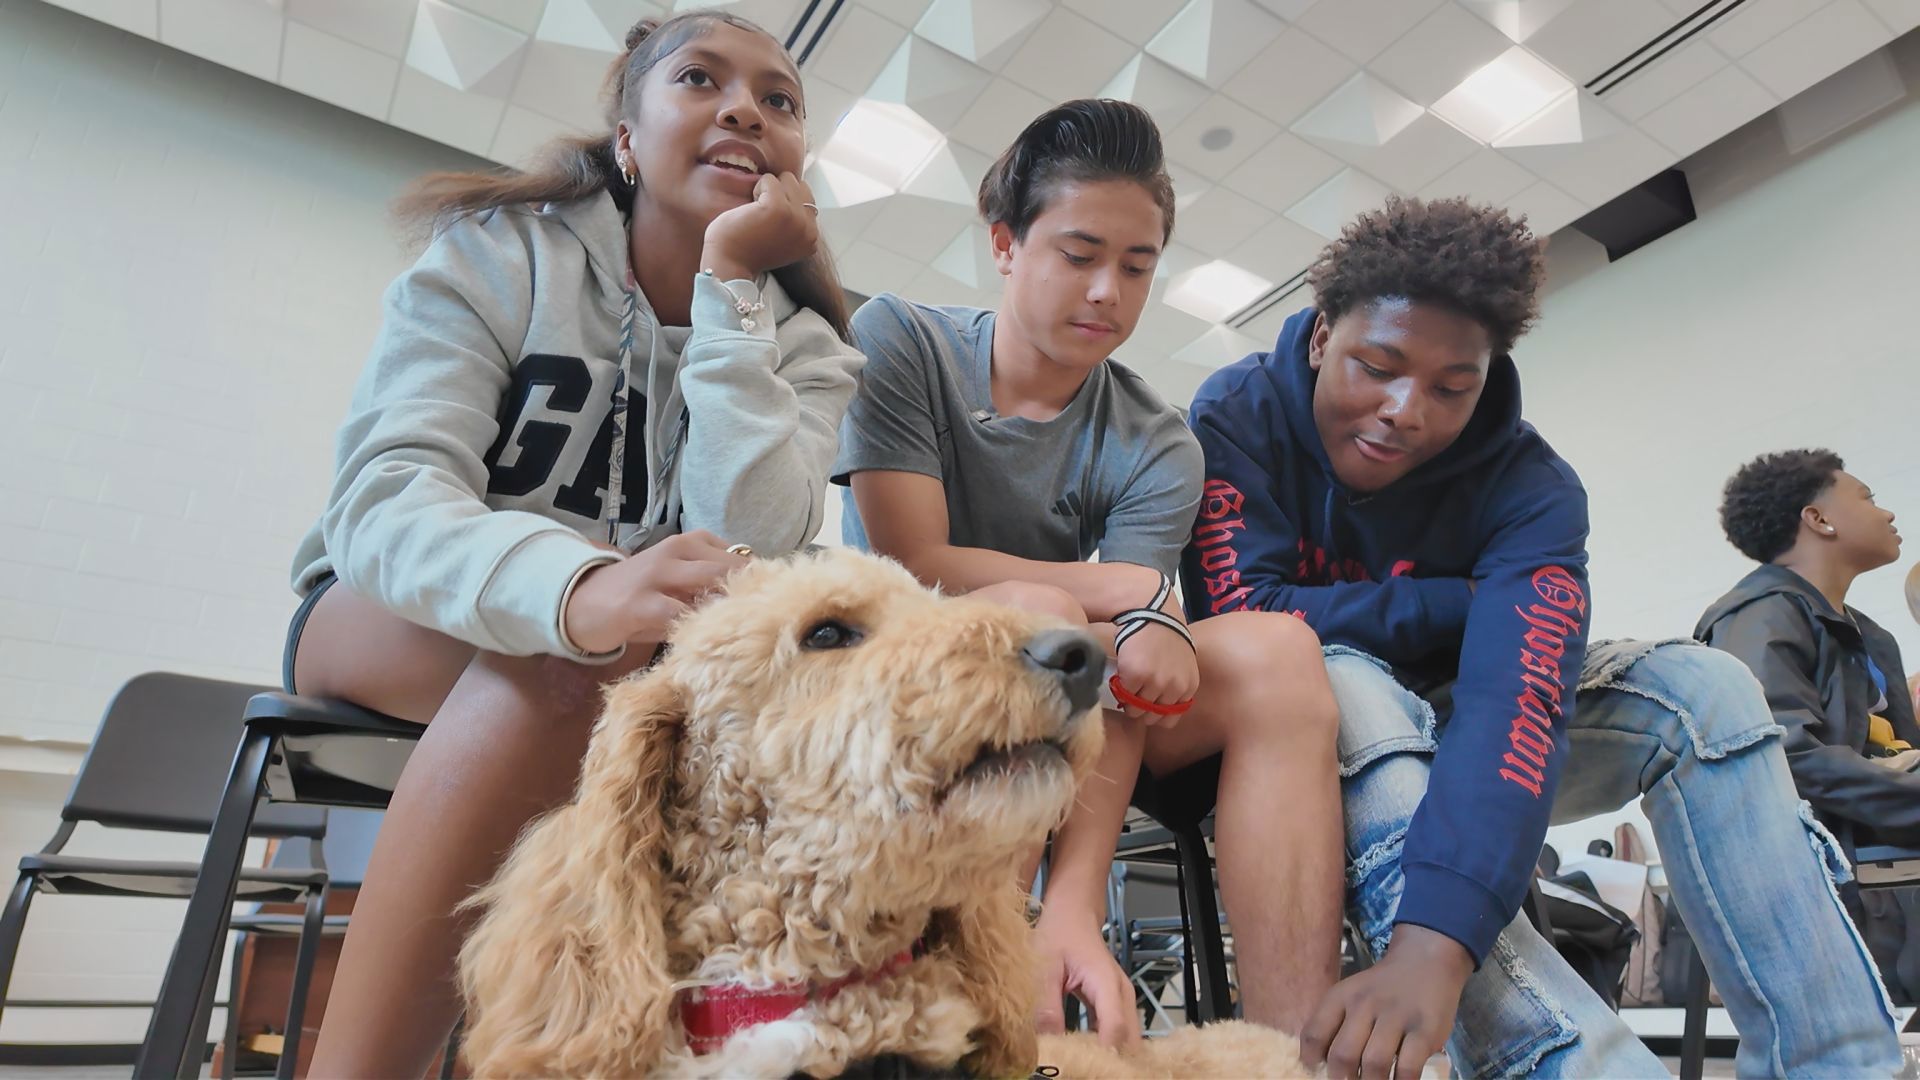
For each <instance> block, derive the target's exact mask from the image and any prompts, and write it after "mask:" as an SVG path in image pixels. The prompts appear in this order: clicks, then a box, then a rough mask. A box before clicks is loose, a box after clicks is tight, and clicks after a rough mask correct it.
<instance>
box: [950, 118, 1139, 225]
mask: <svg viewBox="0 0 1920 1080" xmlns="http://www.w3.org/2000/svg"><path fill="white" fill-rule="evenodd" d="M1093 180H1132V181H1133V182H1134V183H1136V184H1139V185H1140V186H1141V187H1143V188H1145V189H1147V194H1149V195H1151V196H1153V201H1154V202H1156V203H1158V204H1159V205H1160V217H1161V220H1162V222H1163V223H1164V226H1165V228H1164V231H1163V232H1162V233H1161V240H1162V241H1164V240H1165V239H1166V238H1167V237H1169V236H1172V235H1173V178H1172V177H1170V176H1168V175H1167V157H1166V152H1165V150H1163V149H1162V148H1161V146H1160V129H1159V128H1158V127H1156V126H1154V123H1153V117H1152V116H1149V115H1148V114H1147V110H1145V109H1143V108H1141V107H1140V106H1138V105H1135V104H1133V103H1131V102H1126V101H1114V100H1112V99H1110V98H1082V99H1080V100H1078V101H1069V102H1067V103H1066V104H1064V105H1056V106H1054V107H1053V108H1051V109H1048V110H1047V111H1046V112H1044V113H1041V114H1040V116H1039V117H1038V118H1037V119H1035V120H1034V121H1033V123H1031V124H1028V125H1027V127H1026V130H1025V131H1022V132H1021V133H1020V135H1019V137H1018V138H1016V139H1014V140H1013V145H1012V146H1009V147H1007V149H1006V150H1005V152H1003V153H1002V154H1001V155H1000V157H999V159H998V160H997V161H995V162H994V163H993V165H992V167H991V168H989V169H988V170H987V175H986V176H985V177H984V178H982V179H981V181H980V216H981V217H983V218H985V219H986V221H987V224H989V225H993V224H998V223H1000V222H1005V223H1006V225H1007V227H1008V228H1009V229H1012V230H1013V236H1014V239H1016V240H1025V239H1026V238H1027V230H1028V229H1029V228H1031V227H1032V225H1033V219H1035V218H1037V217H1039V216H1040V212H1041V211H1043V210H1045V209H1046V208H1047V198H1048V197H1049V196H1050V195H1052V194H1053V190H1052V189H1053V187H1054V185H1056V184H1068V183H1085V182H1088V181H1093Z"/></svg>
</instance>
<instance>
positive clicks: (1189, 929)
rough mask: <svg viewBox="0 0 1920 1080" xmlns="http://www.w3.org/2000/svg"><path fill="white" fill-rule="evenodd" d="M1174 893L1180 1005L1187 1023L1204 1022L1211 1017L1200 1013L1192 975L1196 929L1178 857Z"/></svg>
mask: <svg viewBox="0 0 1920 1080" xmlns="http://www.w3.org/2000/svg"><path fill="white" fill-rule="evenodd" d="M1173 884H1174V893H1175V894H1176V895H1177V896H1179V898H1180V929H1181V931H1182V935H1181V936H1182V938H1183V940H1184V945H1183V946H1182V948H1181V952H1180V993H1181V994H1182V997H1181V999H1180V1002H1181V1007H1182V1009H1183V1010H1184V1011H1185V1012H1186V1014H1187V1023H1189V1024H1195V1025H1197V1024H1204V1023H1206V1022H1207V1021H1208V1020H1210V1019H1212V1017H1209V1016H1203V1015H1201V1013H1200V986H1199V983H1198V982H1196V981H1195V980H1194V977H1193V958H1194V956H1195V955H1196V954H1197V953H1199V951H1200V946H1199V943H1198V941H1197V940H1196V934H1197V930H1196V928H1195V926H1194V922H1193V912H1191V911H1189V910H1188V909H1187V864H1186V860H1184V859H1178V860H1175V862H1174V864H1173Z"/></svg>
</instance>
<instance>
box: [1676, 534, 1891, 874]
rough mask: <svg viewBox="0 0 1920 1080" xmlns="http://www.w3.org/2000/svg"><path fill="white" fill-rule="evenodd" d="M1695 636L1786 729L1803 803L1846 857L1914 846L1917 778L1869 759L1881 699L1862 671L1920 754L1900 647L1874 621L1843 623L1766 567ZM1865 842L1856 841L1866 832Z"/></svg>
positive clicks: (1851, 616)
mask: <svg viewBox="0 0 1920 1080" xmlns="http://www.w3.org/2000/svg"><path fill="white" fill-rule="evenodd" d="M1693 634H1694V637H1696V638H1698V639H1700V640H1701V641H1703V642H1705V643H1707V644H1708V645H1711V646H1713V647H1714V648H1716V649H1722V650H1725V651H1726V652H1730V653H1732V654H1733V655H1735V656H1737V657H1739V658H1740V659H1741V660H1743V661H1745V662H1746V665H1747V666H1748V667H1749V668H1752V669H1753V673H1754V674H1755V675H1756V676H1758V677H1759V679H1760V685H1761V686H1762V687H1764V688H1765V690H1766V693H1767V704H1768V705H1770V706H1772V707H1773V716H1774V719H1775V720H1777V721H1779V723H1780V725H1781V726H1782V727H1785V728H1786V729H1787V735H1786V751H1787V764H1788V765H1790V766H1791V767H1792V769H1793V779H1794V782H1795V784H1797V785H1798V786H1799V788H1800V795H1801V797H1802V798H1804V799H1806V800H1807V801H1808V802H1809V803H1812V804H1813V808H1814V810H1815V812H1816V813H1817V814H1818V815H1819V816H1820V819H1821V821H1823V822H1824V823H1825V824H1826V825H1827V827H1828V828H1829V829H1831V830H1832V831H1833V832H1834V834H1835V835H1836V836H1837V837H1839V839H1840V842H1841V844H1842V845H1843V846H1844V847H1845V848H1846V850H1847V855H1848V857H1849V858H1851V857H1852V856H1853V852H1854V848H1855V847H1856V846H1857V845H1858V844H1862V843H1868V842H1872V841H1875V840H1877V841H1879V842H1885V843H1903V844H1910V843H1915V842H1920V774H1915V773H1904V772H1898V771H1896V770H1893V769H1889V768H1886V767H1885V766H1882V765H1877V764H1875V763H1874V762H1873V761H1871V760H1869V759H1868V758H1867V757H1866V756H1865V754H1866V748H1867V718H1868V717H1869V716H1870V715H1872V714H1873V711H1874V709H1873V707H1874V705H1875V704H1876V703H1877V702H1878V701H1879V699H1880V696H1881V690H1880V688H1879V687H1878V686H1877V685H1876V684H1875V682H1874V678H1873V675H1872V673H1871V671H1870V670H1869V669H1868V666H1867V660H1868V658H1869V657H1871V658H1872V660H1873V664H1874V666H1875V667H1877V668H1879V670H1880V673H1881V675H1882V677H1883V678H1884V679H1885V681H1886V690H1885V694H1886V699H1887V703H1886V707H1885V708H1884V709H1881V710H1879V715H1881V716H1883V717H1885V718H1886V719H1887V721H1888V722H1889V723H1891V724H1892V725H1893V731H1894V736H1895V737H1896V738H1899V739H1904V740H1906V741H1907V742H1910V743H1912V744H1913V745H1914V746H1916V747H1920V727H1916V725H1915V723H1914V716H1913V701H1912V699H1910V698H1909V697H1908V696H1907V685H1906V678H1905V675H1904V672H1905V670H1906V669H1905V668H1903V667H1902V666H1901V661H1900V646H1899V645H1898V644H1897V643H1895V641H1894V640H1893V635H1891V634H1889V633H1887V632H1886V631H1885V630H1882V629H1881V628H1880V627H1879V625H1877V624H1876V623H1875V622H1874V621H1873V620H1872V619H1869V618H1867V617H1866V616H1865V615H1862V614H1861V613H1859V612H1858V611H1855V610H1853V609H1852V608H1848V609H1847V610H1846V612H1845V613H1844V614H1843V613H1841V612H1837V611H1835V610H1833V605H1832V604H1830V603H1828V602H1827V599H1826V597H1824V596H1822V595H1820V591H1819V590H1818V589H1815V588H1814V587H1813V586H1812V585H1811V584H1809V583H1808V582H1807V580H1806V579H1805V578H1803V577H1801V576H1800V575H1799V574H1796V573H1794V572H1793V571H1791V570H1788V569H1787V568H1785V567H1782V566H1774V565H1771V564H1768V565H1764V566H1761V567H1759V568H1758V569H1756V570H1754V572H1753V573H1751V574H1748V575H1747V576H1746V577H1745V578H1743V579H1742V580H1741V581H1740V583H1739V584H1738V585H1735V586H1734V587H1733V590H1732V591H1731V592H1729V593H1727V595H1725V596H1723V597H1721V598H1720V599H1719V600H1718V601H1716V602H1715V603H1714V604H1713V606H1711V607H1709V608H1708V609H1707V612H1706V614H1705V615H1702V616H1701V617H1700V625H1699V626H1697V627H1695V629H1694V631H1693ZM1863 829H1865V830H1870V836H1862V830H1863Z"/></svg>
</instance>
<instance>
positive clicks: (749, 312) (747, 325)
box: [700, 266, 767, 333]
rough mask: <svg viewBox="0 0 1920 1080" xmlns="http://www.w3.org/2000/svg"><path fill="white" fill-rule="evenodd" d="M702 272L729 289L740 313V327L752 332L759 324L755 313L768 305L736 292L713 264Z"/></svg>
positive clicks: (736, 309) (734, 305)
mask: <svg viewBox="0 0 1920 1080" xmlns="http://www.w3.org/2000/svg"><path fill="white" fill-rule="evenodd" d="M700 272H701V273H703V274H705V275H707V276H708V277H710V278H712V279H713V280H714V281H715V282H716V283H718V284H719V286H720V287H721V288H723V289H725V290H727V295H728V296H731V297H733V310H734V311H736V312H738V313H739V315H740V329H742V330H745V331H747V332H748V333H752V332H753V329H754V327H756V326H758V325H759V324H758V323H756V322H754V320H753V317H754V316H755V315H758V314H760V312H762V311H765V310H766V307H767V305H766V304H764V303H762V302H760V301H759V300H748V299H747V298H746V297H744V296H741V295H740V294H739V293H737V292H734V291H733V286H731V285H729V284H727V283H726V282H724V281H721V280H720V275H718V274H716V273H714V272H713V267H711V266H709V267H707V268H706V269H705V270H702V271H700Z"/></svg>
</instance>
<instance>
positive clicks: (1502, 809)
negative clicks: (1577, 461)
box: [1182, 309, 1589, 960]
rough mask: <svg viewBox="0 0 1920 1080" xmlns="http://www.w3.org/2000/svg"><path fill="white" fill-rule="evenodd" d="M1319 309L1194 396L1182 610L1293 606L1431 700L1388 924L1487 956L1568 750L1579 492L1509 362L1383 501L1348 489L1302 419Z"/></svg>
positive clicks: (1583, 628)
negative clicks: (1437, 716)
mask: <svg viewBox="0 0 1920 1080" xmlns="http://www.w3.org/2000/svg"><path fill="white" fill-rule="evenodd" d="M1314 316H1315V313H1314V311H1313V310H1312V309H1308V310H1306V311H1303V312H1300V313H1299V314H1297V315H1295V316H1293V317H1292V318H1291V319H1288V320H1287V323H1286V325H1285V327H1284V328H1283V329H1282V330H1281V332H1280V339H1279V341H1278V342H1277V343H1276V345H1275V347H1274V350H1273V351H1272V352H1269V353H1256V354H1254V355H1252V356H1249V357H1247V358H1246V359H1244V360H1241V361H1240V362H1238V363H1236V364H1232V365H1230V366H1228V367H1225V368H1222V369H1221V370H1220V371H1217V372H1215V373H1214V374H1213V375H1212V376H1211V377H1209V378H1208V379H1207V381H1206V382H1205V384H1203V385H1202V386H1201V388H1200V391H1199V394H1198V396H1197V397H1196V398H1195V399H1194V402H1193V413H1192V417H1191V423H1192V426H1193V430H1194V433H1195V434H1196V435H1197V436H1198V437H1199V439H1200V445H1201V447H1202V448H1204V450H1205V451H1206V490H1205V496H1204V498H1203V499H1202V501H1201V506H1200V517H1199V520H1198V521H1197V522H1196V523H1195V526H1194V536H1193V543H1192V544H1191V545H1190V546H1189V547H1188V549H1187V553H1186V557H1185V560H1184V563H1183V566H1182V576H1183V582H1184V586H1185V588H1184V592H1185V595H1186V597H1187V608H1188V614H1189V617H1190V618H1192V619H1203V618H1207V617H1209V616H1212V615H1218V614H1223V613H1225V612H1231V611H1284V612H1291V613H1293V614H1295V615H1298V616H1299V617H1301V618H1303V619H1305V620H1306V621H1307V623H1308V625H1310V626H1312V627H1313V629H1314V630H1315V631H1316V632H1317V633H1318V634H1319V635H1320V639H1321V640H1322V641H1323V642H1325V643H1327V644H1330V645H1334V644H1337V645H1347V646H1351V647H1353V648H1355V649H1359V650H1361V651H1363V652H1366V653H1370V654H1372V655H1373V656H1375V657H1378V658H1379V659H1381V660H1384V661H1386V662H1387V663H1388V664H1389V665H1390V666H1391V667H1392V668H1393V669H1394V672H1395V674H1396V676H1398V677H1399V678H1400V680H1401V681H1402V682H1403V683H1404V684H1405V685H1407V686H1408V687H1409V688H1411V689H1413V690H1415V691H1416V692H1418V693H1421V694H1423V695H1424V696H1426V697H1428V699H1429V700H1432V701H1434V702H1435V703H1436V704H1437V705H1440V706H1441V707H1442V710H1443V713H1442V715H1443V719H1445V720H1446V723H1445V726H1444V727H1443V728H1442V733H1441V737H1440V744H1439V751H1438V753H1437V754H1436V755H1435V757H1434V759H1433V768H1432V776H1431V779H1430V781H1429V784H1428V789H1427V795H1426V798H1425V800H1423V801H1422V802H1421V804H1420V808H1419V810H1418V811H1416V812H1415V814H1414V816H1413V823H1412V825H1411V827H1410V828H1409V829H1408V831H1407V835H1406V842H1405V846H1404V848H1403V849H1402V855H1401V869H1402V870H1403V872H1404V873H1405V875H1406V892H1405V894H1404V895H1403V897H1402V899H1401V901H1400V908H1399V913H1398V915H1397V917H1396V921H1397V922H1403V923H1413V924H1416V925H1419V926H1425V927H1429V928H1431V929H1434V930H1438V931H1440V932H1441V933H1444V934H1446V935H1448V936H1449V937H1452V938H1453V939H1454V940H1456V941H1459V942H1460V943H1461V944H1462V945H1465V946H1466V947H1467V949H1468V950H1469V951H1471V952H1472V953H1473V955H1474V958H1475V959H1476V960H1481V959H1484V958H1485V957H1486V954H1487V951H1488V950H1489V949H1490V948H1492V947H1493V940H1494V938H1495V937H1496V936H1497V935H1498V934H1499V932H1500V930H1501V929H1502V928H1504V927H1505V926H1506V924H1507V923H1508V921H1509V920H1511V919H1512V918H1513V915H1514V913H1515V912H1516V911H1518V910H1519V909H1520V903H1521V901H1522V900H1523V899H1524V898H1525V896H1526V891H1527V886H1528V883H1529V881H1530V880H1531V878H1532V872H1533V866H1534V864H1535V862H1536V861H1537V860H1538V858H1539V854H1540V845H1541V843H1542V841H1543V840H1544V839H1545V836H1546V829H1547V812H1548V809H1549V807H1551V805H1552V803H1553V794H1554V789H1555V786H1556V781H1557V779H1558V776H1559V772H1560V766H1561V761H1562V759H1563V758H1564V757H1565V756H1566V743H1567V737H1566V730H1567V718H1568V714H1569V713H1570V711H1571V709H1572V708H1573V691H1574V688H1575V686H1576V685H1577V684H1578V682H1579V674H1580V664H1581V659H1582V657H1583V656H1584V655H1585V653H1586V638H1587V626H1588V620H1589V615H1588V605H1587V575H1586V565H1587V554H1586V544H1587V496H1586V491H1585V489H1584V488H1582V487H1581V485H1580V479H1579V477H1577V476H1575V475H1574V472H1573V469H1572V468H1571V467H1570V466H1568V465H1567V463H1566V462H1564V461H1562V460H1561V459H1560V457H1559V456H1558V455H1556V454H1555V453H1554V452H1553V449H1552V448H1551V447H1549V446H1548V445H1547V442H1546V440H1545V439H1543V438H1541V437H1540V434H1539V433H1538V432H1536V431H1535V430H1534V429H1533V428H1532V426H1531V425H1529V424H1527V423H1526V422H1525V421H1523V420H1521V419H1520V379H1519V376H1518V374H1517V373H1516V372H1515V370H1514V366H1513V361H1512V360H1511V359H1510V358H1508V357H1506V356H1499V357H1495V358H1494V360H1493V363H1492V366H1491V368H1490V369H1489V371H1488V373H1487V383H1486V389H1485V391H1484V393H1483V394H1482V395H1481V399H1480V402H1479V405H1478V406H1477V408H1476V409H1475V411H1474V414H1473V417H1472V419H1471V420H1470V421H1469V422H1468V424H1467V427H1466V429H1465V430H1464V431H1462V432H1461V434H1460V437H1459V438H1458V439H1457V440H1455V442H1454V443H1453V445H1451V446H1449V447H1448V448H1447V449H1446V450H1445V451H1443V452H1441V453H1440V454H1439V455H1438V456H1436V457H1434V458H1433V459H1432V460H1431V461H1428V462H1426V463H1425V464H1423V465H1421V466H1419V467H1418V468H1416V469H1415V470H1413V471H1412V472H1411V473H1409V474H1407V475H1406V476H1405V477H1403V478H1401V479H1400V480H1398V481H1396V482H1394V483H1393V484H1392V485H1390V486H1388V487H1387V488H1385V489H1382V490H1380V491H1376V492H1372V493H1361V492H1355V491H1351V490H1348V489H1347V488H1345V487H1343V486H1342V485H1341V483H1340V481H1339V480H1338V479H1337V478H1336V477H1335V476H1334V473H1333V468H1332V466H1331V464H1330V463H1329V461H1328V459H1327V453H1326V448H1325V447H1324V446H1323V445H1322V444H1321V441H1320V434H1319V432H1318V430H1317V429H1316V428H1315V426H1314V421H1313V388H1314V381H1315V379H1316V377H1317V373H1316V372H1315V371H1314V370H1313V369H1312V368H1311V367H1309V366H1308V364H1307V344H1308V341H1309V339H1310V338H1311V337H1312V334H1313V325H1314ZM1470 582H1471V583H1473V584H1472V585H1471V586H1470V585H1469V583H1470ZM1449 701H1450V703H1451V705H1450V712H1448V711H1446V710H1447V703H1448V702H1449Z"/></svg>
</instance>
